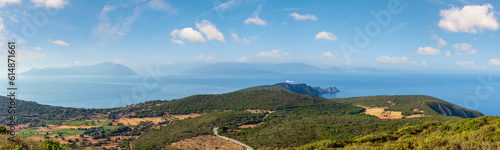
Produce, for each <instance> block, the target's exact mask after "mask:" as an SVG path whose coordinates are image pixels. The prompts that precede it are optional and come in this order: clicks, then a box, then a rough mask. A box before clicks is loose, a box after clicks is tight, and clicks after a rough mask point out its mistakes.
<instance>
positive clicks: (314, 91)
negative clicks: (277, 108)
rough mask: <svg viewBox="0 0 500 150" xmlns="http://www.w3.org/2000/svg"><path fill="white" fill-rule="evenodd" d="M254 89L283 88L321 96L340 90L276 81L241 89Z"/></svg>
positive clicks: (332, 87)
mask: <svg viewBox="0 0 500 150" xmlns="http://www.w3.org/2000/svg"><path fill="white" fill-rule="evenodd" d="M254 90H284V91H289V92H293V93H298V94H306V95H312V96H321V94H323V93H337V92H340V90H338V89H337V88H336V87H334V86H331V87H328V88H324V89H322V88H321V87H319V86H316V87H311V86H309V85H307V84H305V83H300V84H290V83H286V82H282V83H276V84H274V85H261V86H255V87H250V88H246V89H243V90H241V91H254Z"/></svg>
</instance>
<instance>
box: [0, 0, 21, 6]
mask: <svg viewBox="0 0 500 150" xmlns="http://www.w3.org/2000/svg"><path fill="white" fill-rule="evenodd" d="M8 4H21V0H1V1H0V8H2V7H4V6H6V5H8Z"/></svg>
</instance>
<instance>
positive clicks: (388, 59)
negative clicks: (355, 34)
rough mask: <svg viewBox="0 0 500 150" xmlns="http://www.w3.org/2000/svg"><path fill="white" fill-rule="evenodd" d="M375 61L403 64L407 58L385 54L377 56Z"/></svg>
mask: <svg viewBox="0 0 500 150" xmlns="http://www.w3.org/2000/svg"><path fill="white" fill-rule="evenodd" d="M377 61H378V62H381V63H389V64H405V63H407V62H408V58H406V57H404V56H403V57H389V56H386V55H383V56H379V57H377Z"/></svg>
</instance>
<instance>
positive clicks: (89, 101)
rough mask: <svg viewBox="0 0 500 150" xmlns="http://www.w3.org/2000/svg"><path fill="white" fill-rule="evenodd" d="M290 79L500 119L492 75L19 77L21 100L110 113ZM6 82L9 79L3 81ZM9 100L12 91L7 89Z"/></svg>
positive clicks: (497, 82) (498, 90) (498, 88)
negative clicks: (442, 103)
mask: <svg viewBox="0 0 500 150" xmlns="http://www.w3.org/2000/svg"><path fill="white" fill-rule="evenodd" d="M286 80H291V81H294V82H295V83H306V84H309V85H311V86H320V87H322V88H325V87H329V86H332V85H333V86H336V87H337V88H338V89H339V90H340V91H341V92H339V93H337V94H324V95H323V97H326V98H342V97H357V96H373V95H414V94H422V95H429V96H434V97H437V98H440V99H443V100H446V101H449V102H452V103H454V104H457V105H460V106H462V107H466V108H470V109H475V110H478V111H481V112H482V113H484V114H486V115H497V116H500V111H498V108H499V107H500V103H499V102H500V76H499V75H495V74H494V75H491V74H410V73H398V74H387V73H376V74H373V73H370V74H368V73H344V74H314V75H311V74H293V75H243V76H242V75H238V76H214V75H211V76H210V75H165V76H161V77H157V78H156V79H155V78H152V77H150V76H141V75H139V76H135V77H118V78H116V77H112V78H110V77H51V78H29V77H22V76H21V77H19V78H17V82H18V88H19V89H18V98H19V99H23V100H30V101H36V102H38V103H41V104H49V105H57V106H68V107H83V108H109V107H119V106H125V105H127V104H132V103H139V102H144V101H147V100H157V99H160V100H171V99H178V98H183V97H187V96H191V95H196V94H220V93H227V92H232V91H236V90H239V89H243V88H246V87H251V86H257V85H270V84H275V83H278V82H284V81H286ZM0 81H2V83H6V82H7V81H6V80H0ZM3 91H4V93H5V94H2V93H0V94H1V95H6V94H7V91H6V90H3Z"/></svg>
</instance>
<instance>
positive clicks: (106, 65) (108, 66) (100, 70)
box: [21, 62, 136, 76]
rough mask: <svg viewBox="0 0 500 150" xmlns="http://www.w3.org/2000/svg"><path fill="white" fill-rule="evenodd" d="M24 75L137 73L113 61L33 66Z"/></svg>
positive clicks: (128, 74)
mask: <svg viewBox="0 0 500 150" xmlns="http://www.w3.org/2000/svg"><path fill="white" fill-rule="evenodd" d="M21 75H24V76H132V75H136V73H135V72H134V71H132V70H131V69H130V68H128V67H126V66H124V65H121V64H114V63H111V62H103V63H100V64H96V65H91V66H74V67H67V68H42V69H38V68H33V69H31V70H29V71H26V72H24V73H21Z"/></svg>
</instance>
